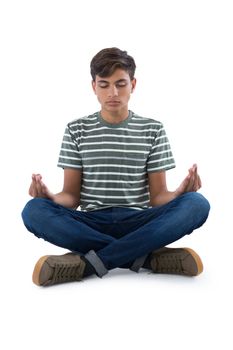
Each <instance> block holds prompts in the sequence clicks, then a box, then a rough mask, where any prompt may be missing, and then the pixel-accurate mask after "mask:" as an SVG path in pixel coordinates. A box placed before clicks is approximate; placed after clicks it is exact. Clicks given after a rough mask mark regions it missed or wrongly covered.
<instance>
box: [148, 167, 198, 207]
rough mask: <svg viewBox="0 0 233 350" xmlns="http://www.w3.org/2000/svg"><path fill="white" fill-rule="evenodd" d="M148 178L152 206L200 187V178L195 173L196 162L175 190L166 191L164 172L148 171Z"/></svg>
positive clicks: (164, 202)
mask: <svg viewBox="0 0 233 350" xmlns="http://www.w3.org/2000/svg"><path fill="white" fill-rule="evenodd" d="M148 180H149V191H150V204H151V205H152V206H157V205H163V204H166V203H168V202H170V201H171V200H173V199H175V198H176V197H178V196H180V195H181V194H183V193H185V192H196V191H198V190H199V189H200V188H201V179H200V176H199V175H198V173H197V165H196V164H194V165H193V166H192V167H191V168H190V169H189V173H188V175H187V176H186V177H185V178H184V180H183V181H182V182H181V184H180V186H179V187H178V188H177V189H176V190H175V191H168V189H167V183H166V173H165V172H158V173H149V174H148Z"/></svg>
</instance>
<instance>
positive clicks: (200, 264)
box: [184, 248, 204, 276]
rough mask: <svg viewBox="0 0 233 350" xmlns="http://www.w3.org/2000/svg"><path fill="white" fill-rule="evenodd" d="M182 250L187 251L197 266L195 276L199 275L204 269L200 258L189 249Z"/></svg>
mask: <svg viewBox="0 0 233 350" xmlns="http://www.w3.org/2000/svg"><path fill="white" fill-rule="evenodd" d="M184 250H186V251H188V252H189V253H190V254H191V255H192V257H193V258H194V260H195V262H196V264H197V273H196V275H195V276H198V275H200V273H202V272H203V269H204V267H203V263H202V261H201V258H200V256H199V255H198V254H197V253H196V252H195V251H194V250H193V249H191V248H184Z"/></svg>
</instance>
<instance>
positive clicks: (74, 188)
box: [29, 169, 82, 209]
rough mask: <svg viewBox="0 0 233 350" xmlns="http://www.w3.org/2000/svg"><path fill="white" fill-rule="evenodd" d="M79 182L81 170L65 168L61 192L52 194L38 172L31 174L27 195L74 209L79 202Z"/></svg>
mask: <svg viewBox="0 0 233 350" xmlns="http://www.w3.org/2000/svg"><path fill="white" fill-rule="evenodd" d="M81 182H82V172H81V171H80V170H75V169H65V170H64V183H63V189H62V191H61V192H59V193H56V194H54V193H52V192H51V191H50V190H49V189H48V187H47V186H46V185H45V184H44V182H43V181H42V176H41V175H40V174H33V175H32V182H31V185H30V188H29V195H30V196H32V197H41V198H48V199H51V200H52V201H54V202H55V203H58V204H60V205H63V206H64V207H67V208H72V209H76V208H77V207H78V206H79V202H80V191H81Z"/></svg>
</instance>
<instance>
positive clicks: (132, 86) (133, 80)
mask: <svg viewBox="0 0 233 350" xmlns="http://www.w3.org/2000/svg"><path fill="white" fill-rule="evenodd" d="M136 83H137V80H136V79H135V78H133V79H132V80H131V93H133V92H134V89H135V87H136Z"/></svg>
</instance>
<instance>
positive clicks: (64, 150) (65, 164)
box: [57, 125, 82, 169]
mask: <svg viewBox="0 0 233 350" xmlns="http://www.w3.org/2000/svg"><path fill="white" fill-rule="evenodd" d="M57 165H58V167H61V168H74V169H82V159H81V156H80V153H79V149H78V140H77V137H76V136H75V135H74V133H73V132H72V130H71V128H70V127H69V125H68V126H67V127H66V129H65V132H64V136H63V140H62V145H61V149H60V154H59V159H58V164H57Z"/></svg>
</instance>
